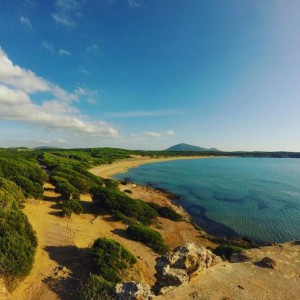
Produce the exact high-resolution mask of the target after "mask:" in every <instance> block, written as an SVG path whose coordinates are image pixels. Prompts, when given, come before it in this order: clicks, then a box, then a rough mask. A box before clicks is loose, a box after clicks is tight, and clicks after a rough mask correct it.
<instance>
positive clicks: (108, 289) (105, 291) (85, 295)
mask: <svg viewBox="0 0 300 300" xmlns="http://www.w3.org/2000/svg"><path fill="white" fill-rule="evenodd" d="M114 287H115V284H113V283H111V282H108V281H106V280H105V279H104V278H103V277H101V276H97V275H91V276H90V277H89V278H88V280H87V282H86V283H84V284H81V287H80V288H79V289H78V291H77V293H76V299H77V300H115V299H116V297H115V293H114Z"/></svg>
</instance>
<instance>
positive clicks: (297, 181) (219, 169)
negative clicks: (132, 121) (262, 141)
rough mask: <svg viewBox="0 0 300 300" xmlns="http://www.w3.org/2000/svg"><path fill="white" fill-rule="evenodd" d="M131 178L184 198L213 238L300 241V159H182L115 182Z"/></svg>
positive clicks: (132, 172) (146, 167)
mask: <svg viewBox="0 0 300 300" xmlns="http://www.w3.org/2000/svg"><path fill="white" fill-rule="evenodd" d="M126 177H129V178H130V179H131V180H132V181H134V182H136V183H138V184H144V185H146V184H149V183H150V184H153V185H154V186H155V187H159V188H164V189H167V190H169V191H171V192H173V193H175V194H177V195H179V196H180V199H179V200H177V201H179V204H180V205H182V206H183V207H184V208H185V209H186V210H187V211H188V212H189V213H190V214H191V215H192V217H193V219H194V220H195V222H196V223H197V224H198V225H199V226H201V227H203V228H204V229H205V230H206V231H207V232H209V233H211V234H215V235H219V236H221V235H239V236H247V237H250V238H252V239H255V240H259V241H263V242H285V241H291V240H299V239H300V159H288V158H287V159H283V158H282V159H278V158H211V159H197V160H177V161H168V162H160V163H152V164H146V165H142V166H140V167H137V168H133V169H130V170H128V172H127V173H124V174H119V175H116V176H115V177H114V178H116V179H123V178H126Z"/></svg>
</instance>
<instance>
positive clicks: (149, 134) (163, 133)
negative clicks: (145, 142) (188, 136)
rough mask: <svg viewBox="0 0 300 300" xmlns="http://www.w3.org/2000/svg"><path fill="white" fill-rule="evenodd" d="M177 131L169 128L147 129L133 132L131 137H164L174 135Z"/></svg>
mask: <svg viewBox="0 0 300 300" xmlns="http://www.w3.org/2000/svg"><path fill="white" fill-rule="evenodd" d="M174 134H175V132H174V131H173V130H167V131H160V132H158V131H146V132H143V133H138V134H136V133H131V134H130V137H132V138H135V139H145V138H155V139H159V138H163V137H168V136H172V135H174Z"/></svg>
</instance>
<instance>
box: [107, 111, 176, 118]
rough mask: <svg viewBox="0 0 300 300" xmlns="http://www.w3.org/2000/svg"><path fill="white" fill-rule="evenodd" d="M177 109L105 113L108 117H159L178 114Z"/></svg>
mask: <svg viewBox="0 0 300 300" xmlns="http://www.w3.org/2000/svg"><path fill="white" fill-rule="evenodd" d="M179 113H180V112H179V111H174V110H158V111H129V112H119V113H111V114H107V115H106V116H107V117H108V118H120V119H123V118H124V119H125V118H139V117H159V116H173V115H177V114H179Z"/></svg>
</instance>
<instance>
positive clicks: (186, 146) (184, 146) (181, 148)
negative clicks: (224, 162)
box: [165, 143, 220, 152]
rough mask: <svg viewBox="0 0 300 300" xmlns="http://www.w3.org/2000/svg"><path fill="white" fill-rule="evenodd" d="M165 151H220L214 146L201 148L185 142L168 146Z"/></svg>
mask: <svg viewBox="0 0 300 300" xmlns="http://www.w3.org/2000/svg"><path fill="white" fill-rule="evenodd" d="M165 151H195V152H197V151H198V152H205V151H220V150H218V149H216V148H203V147H199V146H194V145H189V144H186V143H180V144H177V145H174V146H172V147H169V148H168V149H166V150H165Z"/></svg>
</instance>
